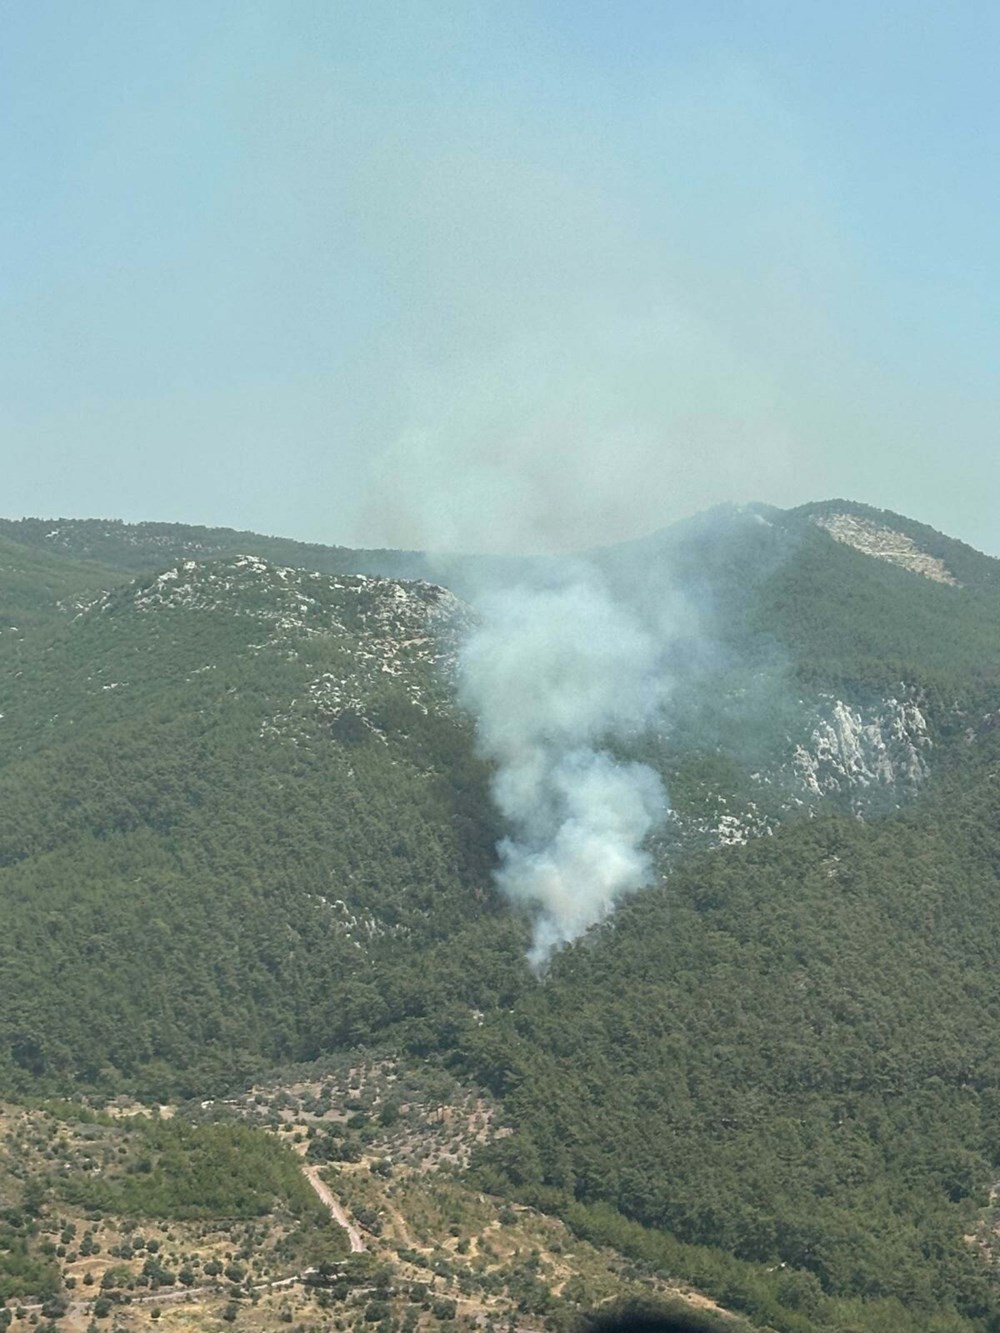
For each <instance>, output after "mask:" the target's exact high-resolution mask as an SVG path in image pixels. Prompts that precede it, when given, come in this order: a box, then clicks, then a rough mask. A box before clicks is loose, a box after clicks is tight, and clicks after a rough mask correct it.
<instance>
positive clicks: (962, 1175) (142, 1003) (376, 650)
mask: <svg viewBox="0 0 1000 1333" xmlns="http://www.w3.org/2000/svg"><path fill="white" fill-rule="evenodd" d="M161 527H165V528H166V529H167V531H166V532H161V531H159V529H160V528H161ZM149 529H154V530H149ZM53 531H58V533H59V538H58V540H57V539H56V538H53V537H51V536H50V535H49V534H51V533H52V532H53ZM208 531H209V530H194V529H186V528H183V527H177V528H175V527H174V526H173V525H136V527H134V528H133V527H130V526H129V525H117V524H103V523H100V524H98V523H96V521H95V523H94V524H93V525H89V521H88V522H79V521H75V520H74V521H70V522H68V523H66V524H62V523H60V524H54V523H53V524H49V523H48V522H42V521H38V522H34V521H22V522H21V523H12V522H6V523H5V524H4V525H3V542H2V545H0V611H2V623H3V624H4V626H5V628H4V630H3V632H2V633H0V713H2V714H3V716H2V718H0V905H2V911H3V916H4V921H5V930H4V932H3V934H2V936H0V993H2V995H3V997H4V999H3V1002H2V1004H0V1084H2V1089H3V1090H4V1091H5V1092H6V1093H7V1095H13V1094H17V1095H20V1096H27V1095H37V1094H40V1093H43V1092H52V1091H61V1092H64V1093H65V1092H75V1093H80V1092H88V1093H89V1094H90V1095H91V1096H94V1097H107V1096H110V1095H113V1094H115V1093H118V1092H124V1091H128V1092H132V1093H141V1094H145V1095H147V1096H149V1097H155V1098H157V1099H166V1098H176V1097H179V1096H187V1097H193V1098H195V1099H206V1098H210V1097H212V1096H213V1095H215V1094H216V1093H217V1092H218V1091H219V1090H220V1089H223V1088H225V1087H226V1086H227V1085H228V1084H229V1083H231V1082H232V1081H233V1080H234V1079H239V1078H242V1077H250V1076H252V1075H253V1074H254V1073H255V1072H256V1071H259V1070H260V1069H261V1068H262V1067H263V1066H264V1065H276V1064H280V1063H282V1062H285V1061H303V1060H311V1059H315V1058H317V1057H319V1056H320V1055H322V1054H323V1053H324V1052H336V1051H347V1050H350V1049H352V1048H354V1047H355V1046H357V1045H358V1044H364V1045H367V1046H369V1047H370V1046H372V1045H373V1044H382V1045H385V1044H388V1045H390V1046H391V1047H392V1048H393V1049H394V1050H395V1051H397V1052H399V1053H402V1054H404V1055H405V1057H406V1058H409V1059H419V1058H426V1057H430V1058H432V1059H435V1060H444V1061H448V1062H451V1063H452V1064H453V1065H454V1066H455V1068H456V1069H459V1070H461V1071H462V1072H463V1073H464V1075H465V1076H466V1077H474V1078H477V1079H479V1080H481V1081H482V1082H483V1084H484V1085H486V1086H488V1087H489V1088H490V1089H491V1090H492V1092H493V1093H494V1095H495V1096H496V1097H498V1098H499V1102H500V1107H501V1113H502V1114H503V1116H505V1117H506V1119H507V1123H508V1124H509V1127H510V1128H512V1129H513V1130H514V1133H513V1134H511V1135H509V1136H507V1137H503V1138H499V1139H497V1140H496V1141H495V1142H493V1143H490V1144H487V1145H485V1146H483V1148H482V1149H481V1151H480V1154H479V1159H478V1161H477V1163H476V1166H475V1170H476V1171H477V1172H478V1177H477V1178H478V1180H479V1181H480V1183H481V1184H483V1185H486V1186H488V1187H489V1188H491V1189H493V1190H500V1191H503V1192H506V1193H508V1194H510V1195H513V1196H514V1197H519V1198H521V1199H523V1200H525V1201H526V1202H529V1203H533V1204H536V1205H539V1206H542V1207H544V1208H546V1209H549V1210H552V1211H558V1212H559V1213H561V1214H562V1215H563V1216H564V1217H566V1218H567V1219H568V1220H569V1221H570V1222H571V1224H573V1225H574V1226H576V1227H577V1228H578V1229H580V1231H581V1232H582V1233H585V1234H590V1235H592V1236H593V1237H594V1238H595V1239H603V1240H605V1241H610V1242H611V1243H612V1244H615V1245H618V1246H620V1247H622V1248H624V1249H631V1250H632V1252H634V1253H636V1254H637V1255H639V1256H640V1257H642V1258H643V1260H644V1262H647V1263H653V1264H654V1266H660V1267H662V1266H664V1265H666V1266H667V1268H668V1269H669V1270H670V1271H671V1273H673V1274H674V1275H677V1276H680V1277H686V1278H688V1279H689V1280H693V1281H697V1282H699V1283H700V1284H701V1285H702V1286H703V1287H705V1288H708V1289H709V1290H712V1291H714V1292H715V1293H716V1295H718V1296H720V1297H721V1298H722V1299H723V1300H724V1301H725V1302H726V1303H727V1304H728V1305H730V1306H731V1307H734V1308H739V1309H741V1310H743V1311H745V1312H746V1313H748V1314H749V1315H750V1316H751V1317H752V1318H753V1319H754V1320H755V1321H756V1322H757V1323H759V1324H760V1325H761V1326H770V1327H774V1328H781V1329H787V1330H789V1331H790V1333H791V1331H793V1330H794V1331H795V1333H798V1331H799V1330H807V1329H810V1328H830V1329H841V1330H844V1331H846V1330H848V1329H864V1330H869V1329H870V1330H873V1331H874V1330H878V1329H889V1328H893V1329H897V1328H898V1329H914V1330H916V1329H918V1328H919V1329H923V1328H928V1329H930V1328H933V1329H939V1330H942V1333H943V1331H944V1330H948V1331H949V1333H951V1330H966V1331H971V1330H985V1329H993V1328H995V1327H998V1326H1000V1322H998V1321H1000V1300H998V1297H997V1287H996V1279H995V1277H994V1275H993V1271H992V1267H991V1265H992V1260H991V1259H990V1258H989V1256H990V1254H991V1253H992V1250H991V1242H990V1239H989V1238H990V1235H991V1228H992V1225H993V1221H992V1215H991V1213H990V1212H989V1207H988V1201H989V1194H988V1191H989V1188H990V1186H991V1185H992V1184H993V1183H994V1181H995V1180H996V1179H1000V1150H998V1148H997V1142H998V1139H997V1134H998V1132H1000V1130H998V1126H1000V1121H998V1120H997V1110H996V1107H997V1105H1000V1101H998V1099H1000V1068H998V1067H997V1065H996V1059H995V1054H994V1050H993V1045H994V1043H993V1040H992V1036H993V1032H994V1029H995V1023H996V1021H997V1020H998V1019H1000V992H998V991H997V983H996V980H995V978H996V976H997V975H998V974H1000V970H998V969H997V967H996V960H997V958H998V957H1000V914H998V912H997V910H996V909H995V906H994V904H995V902H996V890H997V888H998V887H1000V885H998V883H997V868H998V866H1000V847H998V846H997V843H996V829H997V826H998V814H1000V803H998V796H997V786H998V782H997V773H998V763H1000V755H998V752H997V745H998V744H1000V741H998V737H1000V728H998V727H997V725H996V718H997V715H998V713H1000V579H998V577H997V571H998V569H1000V564H998V562H996V561H993V560H990V559H989V558H988V557H985V556H982V555H980V554H979V553H977V552H973V551H971V550H970V548H968V547H964V546H963V545H962V544H961V543H956V542H953V541H951V540H950V539H947V538H944V537H942V536H941V535H940V534H934V533H932V532H931V531H930V530H929V529H924V528H922V527H921V526H920V525H917V524H913V523H910V522H909V520H905V519H902V518H900V517H899V516H896V515H888V514H885V513H882V512H881V511H872V510H869V509H867V508H865V507H864V506H857V505H852V504H850V503H849V502H845V501H833V502H829V503H826V504H823V505H815V506H807V507H804V508H803V509H802V510H798V511H787V512H784V511H778V510H773V509H768V508H765V507H753V508H750V509H745V510H727V511H720V512H715V513H713V514H710V515H705V516H701V517H699V518H698V519H696V520H692V521H690V522H689V523H687V524H682V525H678V526H677V527H676V528H674V529H668V530H667V531H666V532H664V533H661V534H656V535H655V536H653V537H651V538H647V539H645V540H644V541H642V542H639V543H634V544H631V545H630V546H627V547H618V548H608V549H607V550H605V551H601V552H596V553H594V554H593V555H592V556H591V557H590V559H591V561H592V562H593V565H594V567H595V568H597V569H599V570H600V571H601V575H602V577H603V578H606V580H607V582H608V584H609V586H610V587H611V588H613V589H614V588H617V589H619V590H621V594H622V596H626V595H627V596H636V595H638V594H637V593H636V591H635V589H636V583H637V578H638V575H637V570H640V569H644V570H645V571H646V573H644V574H643V579H644V580H645V582H644V583H643V588H642V590H641V595H642V596H645V597H649V598H663V599H664V601H665V602H666V600H667V599H668V597H670V596H673V595H674V594H675V593H677V592H678V591H679V590H681V591H683V594H684V596H685V598H686V599H687V601H688V603H689V604H690V606H691V607H693V608H694V611H695V614H694V615H692V616H691V626H692V628H691V632H690V639H689V640H683V639H679V640H678V641H677V644H676V650H675V653H674V656H673V658H672V659H671V660H670V662H669V664H668V665H669V669H670V671H671V673H672V674H673V677H674V681H673V689H672V692H671V694H670V700H669V704H668V706H667V709H666V711H665V713H664V716H663V718H662V720H661V722H660V723H658V725H657V727H656V728H655V729H654V730H652V731H651V732H650V734H648V735H646V736H642V737H638V736H637V737H636V738H635V741H634V744H632V745H631V746H630V747H626V748H629V751H630V752H629V753H628V754H627V755H623V757H629V758H638V759H641V760H643V761H644V762H647V763H650V764H652V765H653V766H654V767H655V768H656V769H657V771H658V772H659V773H660V774H661V775H662V776H663V777H664V779H665V780H666V783H667V787H668V790H669V792H670V796H671V801H672V812H671V816H670V818H669V820H668V822H667V824H666V825H665V826H664V828H663V829H662V830H660V831H659V832H658V833H657V834H656V835H655V837H654V845H653V847H652V851H653V854H654V857H655V864H656V868H657V875H656V880H655V883H654V884H653V886H652V887H651V888H650V889H649V890H647V891H646V892H644V893H642V894H640V895H639V896H638V897H637V898H635V899H634V900H632V901H631V902H629V903H627V904H625V905H623V906H622V907H621V908H620V909H619V911H618V913H617V914H616V915H615V917H614V918H612V920H611V921H610V922H609V923H608V924H607V925H606V926H605V927H603V928H598V929H595V930H594V931H593V932H591V933H590V934H589V935H587V936H586V937H584V939H582V940H581V941H579V942H578V943H577V944H576V945H574V946H572V947H570V948H568V949H566V950H565V951H564V952H563V953H561V954H559V955H557V956H556V959H555V960H554V963H553V966H552V969H551V972H550V974H549V976H548V979H547V980H546V982H545V983H544V984H539V983H538V982H537V981H536V980H535V978H534V977H533V976H532V975H531V973H530V972H529V970H528V968H527V965H526V963H525V960H524V953H525V948H526V943H527V938H528V924H527V922H526V921H525V919H524V918H523V916H522V915H520V914H519V913H518V912H516V911H514V910H513V909H512V908H511V907H510V906H509V905H508V904H507V903H506V902H504V901H503V900H502V899H501V898H500V897H499V896H498V894H497V892H496V890H495V888H494V885H493V880H492V871H493V869H494V867H495V850H494V849H495V844H496V842H497V840H498V839H499V838H500V837H501V836H502V834H503V831H504V830H503V829H502V828H501V827H500V825H499V822H498V820H497V817H496V815H495V813H494V811H493V807H492V804H491V802H490V800H489V788H488V783H489V777H490V774H489V770H488V767H487V765H486V764H485V763H484V762H483V761H482V760H481V759H480V758H479V757H478V756H477V753H476V749H475V745H474V735H473V723H472V719H470V718H468V717H467V716H466V715H465V714H464V713H463V711H462V710H461V709H460V708H459V707H458V706H457V704H456V702H455V697H454V690H453V681H452V670H453V667H454V663H455V658H456V654H457V653H458V652H459V650H460V646H461V643H462V641H463V638H464V635H465V633H466V630H467V627H468V625H469V624H470V623H471V620H472V618H473V617H474V616H475V614H476V613H475V611H474V609H471V608H470V607H469V605H467V604H466V603H465V602H464V601H463V600H462V598H461V596H460V595H459V596H456V595H455V593H456V591H457V592H458V593H459V594H461V593H463V592H465V591H467V590H468V589H469V588H470V587H473V586H474V585H475V583H476V581H477V579H479V578H480V577H481V575H482V569H483V566H481V565H480V566H479V567H478V568H477V570H476V571H475V572H474V573H470V568H471V566H469V565H466V566H464V567H463V566H462V562H461V561H455V562H451V563H450V565H449V566H448V567H445V568H444V569H443V570H438V571H436V574H438V575H439V576H440V579H444V581H445V582H450V583H451V586H452V588H453V591H447V590H446V589H445V588H444V587H442V586H441V582H440V581H438V582H434V581H428V580H423V581H419V580H418V581H414V580H408V579H405V578H400V577H398V572H399V571H398V570H397V575H394V576H392V577H388V576H384V575H383V574H381V573H380V572H379V570H378V569H376V568H373V564H374V563H376V562H375V560H374V557H373V553H367V552H363V553H352V552H349V551H347V550H346V549H344V548H301V547H298V546H297V545H296V544H291V545H289V544H281V543H279V544H278V547H277V548H276V547H275V546H274V543H275V542H277V539H265V538H255V537H254V536H253V534H227V533H225V532H224V531H223V530H219V531H216V530H210V532H211V536H209V535H206V533H207V532H208ZM887 534H888V535H887ZM848 538H849V539H850V540H848ZM237 540H240V541H241V542H242V549H238V548H236V547H235V546H234V545H233V543H235V542H236V541H237ZM199 544H200V549H196V548H198V547H199ZM293 547H294V551H295V552H298V553H299V554H303V557H304V558H303V561H302V563H298V562H297V561H296V560H294V559H293V558H292V555H293V553H294V552H293V549H292V548H293ZM157 552H159V553H160V554H161V555H162V556H163V558H162V559H160V560H156V558H155V556H156V553H157ZM374 555H375V556H377V557H378V559H379V560H381V559H382V556H383V555H384V556H385V561H384V564H383V568H385V569H391V568H392V564H393V561H394V560H396V559H397V556H396V555H395V553H374ZM81 557H85V558H81ZM306 557H308V558H306ZM399 560H400V561H401V563H402V565H403V566H404V567H405V568H407V569H409V570H410V571H411V572H413V571H414V570H415V569H416V570H423V572H424V573H427V572H429V570H428V568H427V567H426V566H424V565H423V564H422V563H421V559H420V558H418V557H409V556H405V555H404V556H402V557H399ZM130 561H131V563H129V562H130ZM324 561H326V562H328V566H327V567H326V568H325V569H324V568H317V566H320V565H322V564H323V562H324ZM519 568H521V567H520V566H519V565H518V562H507V563H506V564H495V563H491V564H490V566H489V571H488V572H489V577H490V579H491V580H493V581H495V580H496V579H497V578H498V577H500V576H501V574H503V572H504V571H505V570H506V571H507V572H508V573H509V574H510V576H511V577H512V578H515V577H519V575H518V574H517V570H518V569H519ZM928 570H930V571H931V572H932V573H931V575H930V576H929V575H928V573H927V571H928ZM643 1228H645V1230H643ZM963 1237H975V1238H977V1239H976V1240H975V1241H973V1240H969V1239H963ZM984 1256H985V1257H984Z"/></svg>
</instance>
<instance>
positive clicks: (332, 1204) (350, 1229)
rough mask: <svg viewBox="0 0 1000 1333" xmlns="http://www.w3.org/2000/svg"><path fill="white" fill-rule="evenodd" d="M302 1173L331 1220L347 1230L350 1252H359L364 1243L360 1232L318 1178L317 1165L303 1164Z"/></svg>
mask: <svg viewBox="0 0 1000 1333" xmlns="http://www.w3.org/2000/svg"><path fill="white" fill-rule="evenodd" d="M302 1174H303V1175H304V1176H305V1178H306V1180H308V1181H309V1184H310V1185H311V1186H312V1188H313V1189H314V1190H315V1191H316V1195H317V1198H318V1199H319V1201H320V1203H322V1204H323V1206H324V1207H325V1208H326V1209H327V1211H328V1212H329V1214H330V1216H331V1217H332V1218H333V1220H334V1221H335V1222H337V1223H339V1225H340V1226H342V1227H343V1228H344V1230H345V1231H346V1232H347V1237H348V1240H349V1241H350V1242H351V1253H352V1254H360V1253H361V1251H362V1250H363V1249H364V1248H365V1243H364V1241H363V1240H362V1239H361V1232H360V1231H359V1230H358V1229H357V1227H356V1226H355V1225H354V1223H353V1222H352V1221H351V1219H350V1217H348V1215H347V1213H346V1212H345V1210H344V1209H343V1208H342V1207H341V1205H340V1204H339V1203H338V1202H337V1200H336V1199H335V1198H334V1197H333V1195H332V1194H331V1193H330V1190H329V1188H328V1187H327V1186H326V1185H325V1184H324V1183H323V1181H322V1180H321V1179H320V1175H319V1167H318V1166H305V1165H304V1166H303V1167H302Z"/></svg>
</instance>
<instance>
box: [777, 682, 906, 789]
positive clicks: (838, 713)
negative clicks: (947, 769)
mask: <svg viewBox="0 0 1000 1333" xmlns="http://www.w3.org/2000/svg"><path fill="white" fill-rule="evenodd" d="M930 748H931V741H930V738H929V736H928V734H927V720H926V718H925V717H924V715H923V713H922V712H921V710H920V707H919V706H918V704H917V703H916V702H915V701H913V700H906V699H904V700H899V699H886V700H885V702H884V703H883V704H882V705H881V706H880V707H879V708H877V709H874V708H872V709H862V708H859V707H856V706H852V705H851V704H848V703H845V702H844V701H843V700H841V699H835V700H833V702H832V705H831V707H830V711H829V713H828V715H827V716H826V717H824V718H823V719H821V720H820V721H819V722H817V724H816V726H815V727H814V728H813V731H812V735H811V737H810V738H809V740H808V741H807V742H805V743H804V744H800V745H798V746H796V749H795V753H794V756H793V758H792V767H793V769H794V771H795V774H796V776H797V777H798V779H799V781H800V782H801V783H802V785H803V786H804V787H805V789H806V791H807V792H808V793H810V795H812V796H831V795H837V794H840V795H848V796H851V797H852V799H853V804H854V805H855V807H856V808H859V809H860V808H862V807H863V806H864V804H865V803H866V802H865V797H866V796H869V795H873V794H890V795H893V794H894V795H896V796H898V797H899V798H900V799H902V798H903V797H905V796H907V795H911V794H912V793H913V791H914V790H915V789H916V788H917V787H919V786H920V784H921V783H922V782H923V781H924V779H925V778H926V777H927V774H928V771H929V770H928V763H927V753H928V751H929V750H930Z"/></svg>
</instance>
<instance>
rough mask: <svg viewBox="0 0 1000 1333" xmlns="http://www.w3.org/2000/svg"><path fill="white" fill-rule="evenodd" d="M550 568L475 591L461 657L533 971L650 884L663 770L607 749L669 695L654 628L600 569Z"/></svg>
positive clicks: (504, 869)
mask: <svg viewBox="0 0 1000 1333" xmlns="http://www.w3.org/2000/svg"><path fill="white" fill-rule="evenodd" d="M550 573H555V575H556V577H555V578H554V580H553V581H552V582H550V583H547V584H545V585H543V586H535V585H531V584H522V585H519V586H516V587H513V588H510V589H507V590H504V591H502V592H493V593H490V594H487V595H484V596H483V597H482V598H481V599H480V600H479V603H478V610H479V613H480V620H479V624H478V627H477V628H476V629H474V630H473V632H472V633H471V635H470V638H469V640H468V642H467V643H466V646H465V650H464V652H463V654H462V658H461V664H460V668H461V669H460V695H461V699H462V702H463V703H464V704H465V705H466V706H467V707H468V708H469V709H470V710H471V711H472V712H473V713H474V715H475V717H476V722H477V733H478V738H479V744H480V747H481V750H482V752H483V753H484V754H485V755H487V756H488V757H489V758H490V759H492V760H493V761H494V762H495V763H496V765H497V768H496V774H495V777H494V780H493V797H494V800H495V801H496V804H497V807H498V808H499V810H500V812H501V813H502V814H503V816H504V818H505V819H506V821H507V823H508V826H509V829H510V832H509V834H508V836H506V837H505V838H504V839H503V840H502V841H501V843H500V844H499V847H498V852H499V856H500V867H499V869H498V870H497V872H496V880H497V883H498V885H499V887H500V888H501V890H502V891H503V892H504V893H505V894H507V896H508V897H509V898H510V899H511V900H512V901H514V902H517V903H521V904H525V905H527V906H529V907H531V908H534V909H535V910H536V911H537V917H536V920H535V930H534V939H533V942H532V947H531V950H530V953H529V960H530V962H531V964H532V966H533V967H535V968H536V969H540V968H542V967H544V965H545V964H546V963H547V961H548V959H549V958H550V957H551V954H552V953H553V951H554V950H555V949H557V948H558V947H560V946H561V945H563V944H566V943H569V942H570V941H572V940H574V939H576V938H578V937H579V936H580V935H582V934H583V933H584V931H586V930H587V929H588V928H589V927H590V926H592V925H593V924H595V923H596V922H598V921H601V920H603V919H604V918H605V917H606V916H607V915H608V914H609V913H610V912H611V911H612V910H613V909H614V907H615V905H616V903H617V902H618V901H619V900H620V899H621V898H622V897H623V896H625V895H626V894H629V893H632V892H634V891H635V890H637V889H639V888H641V887H642V886H643V885H645V884H647V883H648V882H649V880H650V877H651V870H652V867H651V861H650V858H649V856H648V854H647V852H646V851H645V850H644V849H643V843H644V840H645V838H646V836H647V834H648V833H649V832H650V831H651V830H652V829H653V827H654V826H655V825H656V824H657V822H658V821H659V820H660V819H661V818H662V817H663V815H664V814H665V812H666V808H667V797H666V792H665V790H664V787H663V784H662V782H661V781H660V778H659V776H658V775H657V774H656V773H655V772H654V771H653V770H652V769H651V768H649V767H647V766H646V765H644V764H637V763H622V762H618V761H616V760H615V758H614V757H613V755H612V753H611V752H610V750H609V749H608V746H609V745H610V744H612V743H613V742H614V741H615V740H624V739H627V738H628V737H629V736H630V735H633V736H634V735H635V734H637V733H638V732H640V731H641V730H642V729H643V728H644V727H645V726H647V725H648V723H649V722H650V720H651V719H652V717H653V716H654V715H655V714H656V712H657V710H658V708H659V706H660V704H661V702H662V697H663V689H664V684H663V682H664V675H663V672H662V669H661V663H660V653H659V649H658V644H657V641H656V638H655V637H654V635H653V634H652V633H650V632H649V630H648V629H647V628H646V627H644V625H643V624H642V623H641V622H640V620H639V619H638V617H637V616H636V615H635V614H634V613H633V612H631V611H629V610H628V609H627V608H625V607H623V606H622V605H620V604H618V603H616V602H615V600H613V598H612V595H611V592H610V590H609V589H608V588H607V587H606V586H605V584H604V582H603V580H602V579H601V578H600V576H599V574H598V572H597V571H596V570H595V569H593V568H591V567H588V566H587V565H586V564H584V563H583V562H580V561H573V562H568V563H565V562H561V563H560V564H559V565H557V566H556V567H555V568H554V570H552V569H550Z"/></svg>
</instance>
